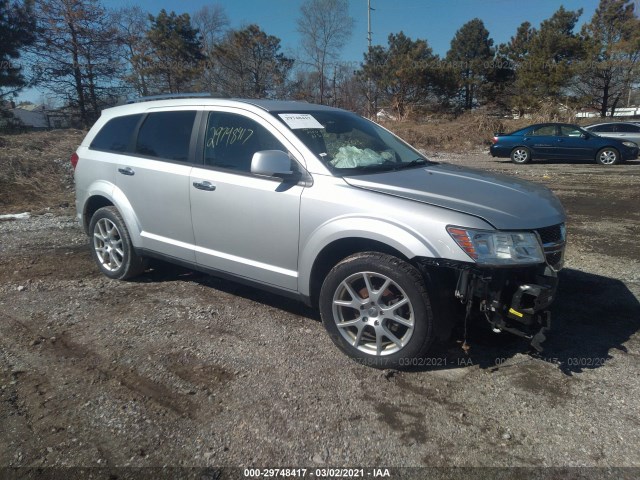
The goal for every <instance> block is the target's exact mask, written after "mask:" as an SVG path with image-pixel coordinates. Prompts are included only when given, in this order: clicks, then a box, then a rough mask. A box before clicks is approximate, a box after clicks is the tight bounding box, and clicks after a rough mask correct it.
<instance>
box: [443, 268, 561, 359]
mask: <svg viewBox="0 0 640 480" xmlns="http://www.w3.org/2000/svg"><path fill="white" fill-rule="evenodd" d="M557 285H558V277H557V273H556V272H555V271H554V270H553V269H552V268H551V267H550V266H548V265H540V266H538V267H533V268H526V269H511V268H500V269H487V270H480V271H475V270H471V269H469V270H462V271H461V272H460V275H459V277H458V284H457V286H456V291H455V296H456V297H457V298H458V299H459V300H460V301H461V302H462V303H463V304H465V306H466V315H465V317H466V318H465V321H467V320H468V317H469V316H470V315H471V314H472V309H473V307H474V306H475V307H476V308H477V309H478V310H479V311H480V312H481V314H483V315H484V317H485V318H486V319H487V321H488V322H489V324H490V326H491V327H492V329H493V331H494V332H503V331H504V332H509V333H512V334H515V335H518V336H521V337H524V338H527V339H529V340H530V341H531V346H532V347H533V348H535V349H536V350H537V351H538V352H541V351H542V342H544V340H545V339H546V337H545V333H546V332H547V331H548V330H549V329H550V328H551V314H550V312H549V310H548V307H549V306H550V305H551V303H552V302H553V299H554V298H555V293H556V288H557Z"/></svg>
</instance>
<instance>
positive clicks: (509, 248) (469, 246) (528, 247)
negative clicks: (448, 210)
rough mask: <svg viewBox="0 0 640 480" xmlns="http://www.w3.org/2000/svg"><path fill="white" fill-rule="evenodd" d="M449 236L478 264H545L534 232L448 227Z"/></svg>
mask: <svg viewBox="0 0 640 480" xmlns="http://www.w3.org/2000/svg"><path fill="white" fill-rule="evenodd" d="M447 231H448V232H449V235H451V237H452V238H453V239H454V240H455V242H456V243H457V244H458V245H459V246H460V248H461V249H462V250H464V251H465V253H466V254H467V255H469V256H470V257H471V258H472V259H473V260H475V261H476V262H477V263H481V264H484V265H513V264H532V263H544V261H545V259H544V253H543V251H542V246H541V245H540V242H539V241H538V237H537V236H536V234H535V233H533V232H500V231H487V230H474V229H472V228H462V227H454V226H449V227H447Z"/></svg>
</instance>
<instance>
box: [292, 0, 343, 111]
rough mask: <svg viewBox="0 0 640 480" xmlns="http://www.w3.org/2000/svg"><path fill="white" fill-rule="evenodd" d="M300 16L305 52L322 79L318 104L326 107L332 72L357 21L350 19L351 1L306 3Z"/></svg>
mask: <svg viewBox="0 0 640 480" xmlns="http://www.w3.org/2000/svg"><path fill="white" fill-rule="evenodd" d="M300 14H301V16H300V18H299V19H298V32H299V33H300V34H301V36H302V48H303V50H304V52H305V54H306V56H307V58H308V60H309V61H310V64H311V66H312V67H313V69H314V70H315V72H316V73H317V75H318V100H319V102H320V103H324V102H325V98H326V90H327V77H326V74H327V71H328V68H329V67H330V66H331V65H330V64H331V62H333V61H335V60H337V59H338V57H339V55H340V50H341V49H342V48H343V47H344V45H345V44H346V42H347V41H348V40H349V38H350V37H351V31H352V30H353V26H354V23H355V21H354V19H353V17H351V16H349V4H348V2H347V0H306V1H305V3H303V4H302V6H301V7H300ZM334 66H335V65H334Z"/></svg>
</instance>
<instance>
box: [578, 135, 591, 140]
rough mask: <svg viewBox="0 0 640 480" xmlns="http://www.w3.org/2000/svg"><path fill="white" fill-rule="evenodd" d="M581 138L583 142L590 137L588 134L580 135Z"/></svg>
mask: <svg viewBox="0 0 640 480" xmlns="http://www.w3.org/2000/svg"><path fill="white" fill-rule="evenodd" d="M580 136H581V137H582V138H584V139H585V140H586V139H587V138H589V137H591V135H589V134H588V133H583V134H582V135H580Z"/></svg>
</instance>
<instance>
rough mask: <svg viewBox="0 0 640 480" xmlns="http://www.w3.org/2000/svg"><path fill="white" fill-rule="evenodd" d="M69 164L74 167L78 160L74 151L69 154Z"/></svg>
mask: <svg viewBox="0 0 640 480" xmlns="http://www.w3.org/2000/svg"><path fill="white" fill-rule="evenodd" d="M70 160H71V166H72V167H73V169H74V170H75V169H76V166H77V165H78V160H80V157H79V156H78V154H77V153H76V152H73V155H71V159H70Z"/></svg>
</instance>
